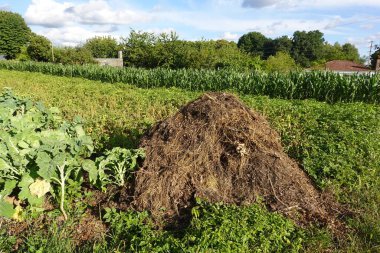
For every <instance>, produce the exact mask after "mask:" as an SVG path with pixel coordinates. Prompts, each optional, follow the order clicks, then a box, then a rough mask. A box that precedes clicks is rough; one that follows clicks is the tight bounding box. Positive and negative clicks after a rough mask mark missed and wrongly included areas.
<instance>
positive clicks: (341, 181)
mask: <svg viewBox="0 0 380 253" xmlns="http://www.w3.org/2000/svg"><path fill="white" fill-rule="evenodd" d="M0 76H1V77H2V78H1V80H0V89H2V88H4V87H10V88H12V89H13V90H14V92H15V93H16V94H17V95H21V96H27V97H31V98H33V99H34V100H39V101H42V102H43V103H45V104H46V105H48V106H56V107H58V108H60V109H61V110H62V111H63V113H64V115H65V117H66V118H67V119H72V118H73V117H74V116H75V115H80V116H82V117H83V118H84V119H85V121H86V130H87V131H88V132H89V133H90V134H91V136H92V137H93V139H94V140H95V144H96V149H97V151H98V152H101V151H103V150H104V149H106V148H111V147H114V146H123V147H136V146H137V144H138V140H139V138H140V136H141V135H142V134H143V132H144V131H145V130H146V129H148V128H149V127H150V126H151V125H152V124H153V123H155V122H157V121H159V120H162V119H164V118H166V117H168V116H170V115H173V114H174V113H175V112H176V111H177V110H178V109H179V108H180V107H181V106H182V105H184V104H185V103H187V102H188V101H190V100H192V99H195V98H196V97H198V96H199V95H200V93H199V92H189V91H185V90H181V89H177V88H168V89H165V88H151V89H141V88H136V87H134V86H129V85H125V84H118V83H116V84H108V83H101V82H98V81H89V80H84V79H81V78H67V77H53V76H47V75H43V74H39V73H27V72H17V71H6V70H0ZM240 97H241V99H242V100H243V101H244V102H245V103H246V104H247V105H248V106H249V107H251V108H253V109H255V110H258V111H260V112H261V113H262V114H264V115H265V116H266V117H267V118H268V119H269V121H270V123H271V125H272V126H273V127H274V128H275V129H276V130H277V131H278V132H279V133H280V134H281V138H282V143H283V145H284V148H285V151H286V152H287V153H288V154H289V155H290V156H291V157H292V158H294V159H296V160H297V161H298V162H299V163H300V164H301V165H302V166H303V168H304V169H305V171H306V172H307V173H308V174H309V175H310V176H311V178H312V179H313V180H314V182H315V184H316V185H317V186H318V187H319V188H321V189H329V190H331V191H332V192H333V193H334V194H335V196H336V198H337V199H338V201H340V202H341V203H345V204H346V205H347V206H348V207H349V208H350V209H352V210H353V211H354V212H353V213H354V215H353V216H352V217H344V219H345V221H346V224H347V225H348V226H349V227H350V228H352V232H350V233H348V234H347V235H345V236H344V238H340V239H338V240H335V241H334V240H332V239H331V236H330V235H329V233H328V232H326V230H324V229H322V228H309V229H307V230H306V231H305V232H304V235H303V236H300V237H297V238H301V239H302V240H303V241H302V245H303V250H304V251H309V252H315V251H320V252H322V251H327V250H332V251H341V252H377V251H380V141H379V140H380V120H379V119H380V106H379V105H373V104H365V103H336V104H327V103H323V102H317V101H314V100H302V101H301V100H281V99H269V98H268V97H262V96H248V95H247V96H240ZM207 210H208V209H207ZM214 215H216V214H215V213H214ZM268 215H269V214H265V213H261V216H260V217H266V221H265V224H266V223H267V222H269V223H270V221H267V220H270V219H269V218H268V217H269V216H268ZM208 217H214V216H212V214H210V216H208ZM194 222H195V221H194ZM280 223H281V222H280ZM273 224H277V223H273ZM199 226H200V225H199ZM264 227H265V226H264ZM265 229H268V228H264V230H265ZM152 231H153V232H152V233H153V234H154V233H157V232H155V231H154V230H152ZM194 231H195V230H194ZM194 231H193V232H194ZM265 231H267V230H265ZM280 231H287V230H286V229H285V230H280ZM120 233H121V232H120ZM149 233H150V232H149ZM194 233H195V232H194ZM190 234H191V233H190ZM115 236H117V235H115ZM160 236H164V237H162V238H166V237H165V236H167V235H160ZM203 236H204V235H203ZM278 236H280V237H281V235H278ZM195 237H196V239H198V240H200V239H199V238H204V237H202V235H201V233H200V232H199V234H197V236H195ZM160 238H161V237H160ZM221 238H222V237H221ZM277 239H278V238H277ZM8 240H11V239H10V238H8ZM30 240H32V239H30ZM136 240H137V239H136ZM162 240H163V241H160V242H164V241H165V240H166V239H165V240H164V239H162ZM170 240H171V239H170ZM170 242H171V241H170ZM118 243H120V241H118ZM259 244H260V243H259ZM0 245H2V241H1V240H0ZM115 245H116V244H115ZM260 245H261V244H260ZM260 245H256V246H258V247H259V246H260ZM281 245H282V246H284V245H283V244H281ZM95 246H96V245H95ZM95 246H93V247H95ZM119 246H120V245H119ZM261 246H264V245H261ZM96 247H98V248H99V251H100V248H102V246H99V245H97V246H96ZM115 247H116V246H115ZM92 249H93V248H92ZM108 250H109V249H108ZM284 250H285V251H286V247H285V246H284ZM0 252H1V250H0Z"/></svg>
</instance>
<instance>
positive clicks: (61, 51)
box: [54, 47, 95, 65]
mask: <svg viewBox="0 0 380 253" xmlns="http://www.w3.org/2000/svg"><path fill="white" fill-rule="evenodd" d="M54 56H55V62H57V63H62V64H80V65H83V64H89V63H95V61H94V58H93V57H92V55H91V52H90V51H89V50H88V49H86V48H83V47H75V48H73V47H64V48H55V49H54Z"/></svg>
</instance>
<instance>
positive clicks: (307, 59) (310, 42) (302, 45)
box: [291, 30, 325, 67]
mask: <svg viewBox="0 0 380 253" xmlns="http://www.w3.org/2000/svg"><path fill="white" fill-rule="evenodd" d="M324 41H325V40H324V38H323V33H321V32H320V31H318V30H315V31H310V32H305V31H302V32H300V31H296V32H294V34H293V39H292V50H291V55H292V57H293V59H294V60H295V61H296V63H298V64H301V66H303V67H310V66H311V63H312V62H313V61H318V60H320V59H321V58H322V57H323V45H324Z"/></svg>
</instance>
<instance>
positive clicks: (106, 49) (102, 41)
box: [83, 36, 121, 58]
mask: <svg viewBox="0 0 380 253" xmlns="http://www.w3.org/2000/svg"><path fill="white" fill-rule="evenodd" d="M83 47H84V48H86V49H88V50H89V51H90V52H91V54H92V56H93V57H95V58H116V57H117V51H119V50H120V49H121V47H120V46H119V44H118V43H117V41H116V39H115V38H112V37H111V36H108V37H94V38H92V39H89V40H87V41H86V43H85V44H84V45H83Z"/></svg>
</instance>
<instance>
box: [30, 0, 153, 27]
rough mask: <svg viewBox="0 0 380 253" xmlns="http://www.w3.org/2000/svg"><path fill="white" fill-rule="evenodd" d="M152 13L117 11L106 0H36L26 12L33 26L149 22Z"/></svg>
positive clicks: (127, 10) (33, 0)
mask: <svg viewBox="0 0 380 253" xmlns="http://www.w3.org/2000/svg"><path fill="white" fill-rule="evenodd" d="M151 19H152V16H151V15H149V14H148V13H144V12H141V11H137V10H132V9H131V10H129V9H123V10H113V9H112V8H111V6H110V5H109V4H108V2H107V1H105V0H90V1H88V2H85V3H82V4H74V2H63V3H60V2H58V1H55V0H32V2H31V4H30V5H29V7H28V9H27V10H26V13H25V20H26V21H27V23H28V24H30V25H40V26H44V27H64V26H66V25H70V24H73V23H79V24H87V25H119V24H132V23H135V22H147V21H150V20H151Z"/></svg>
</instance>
